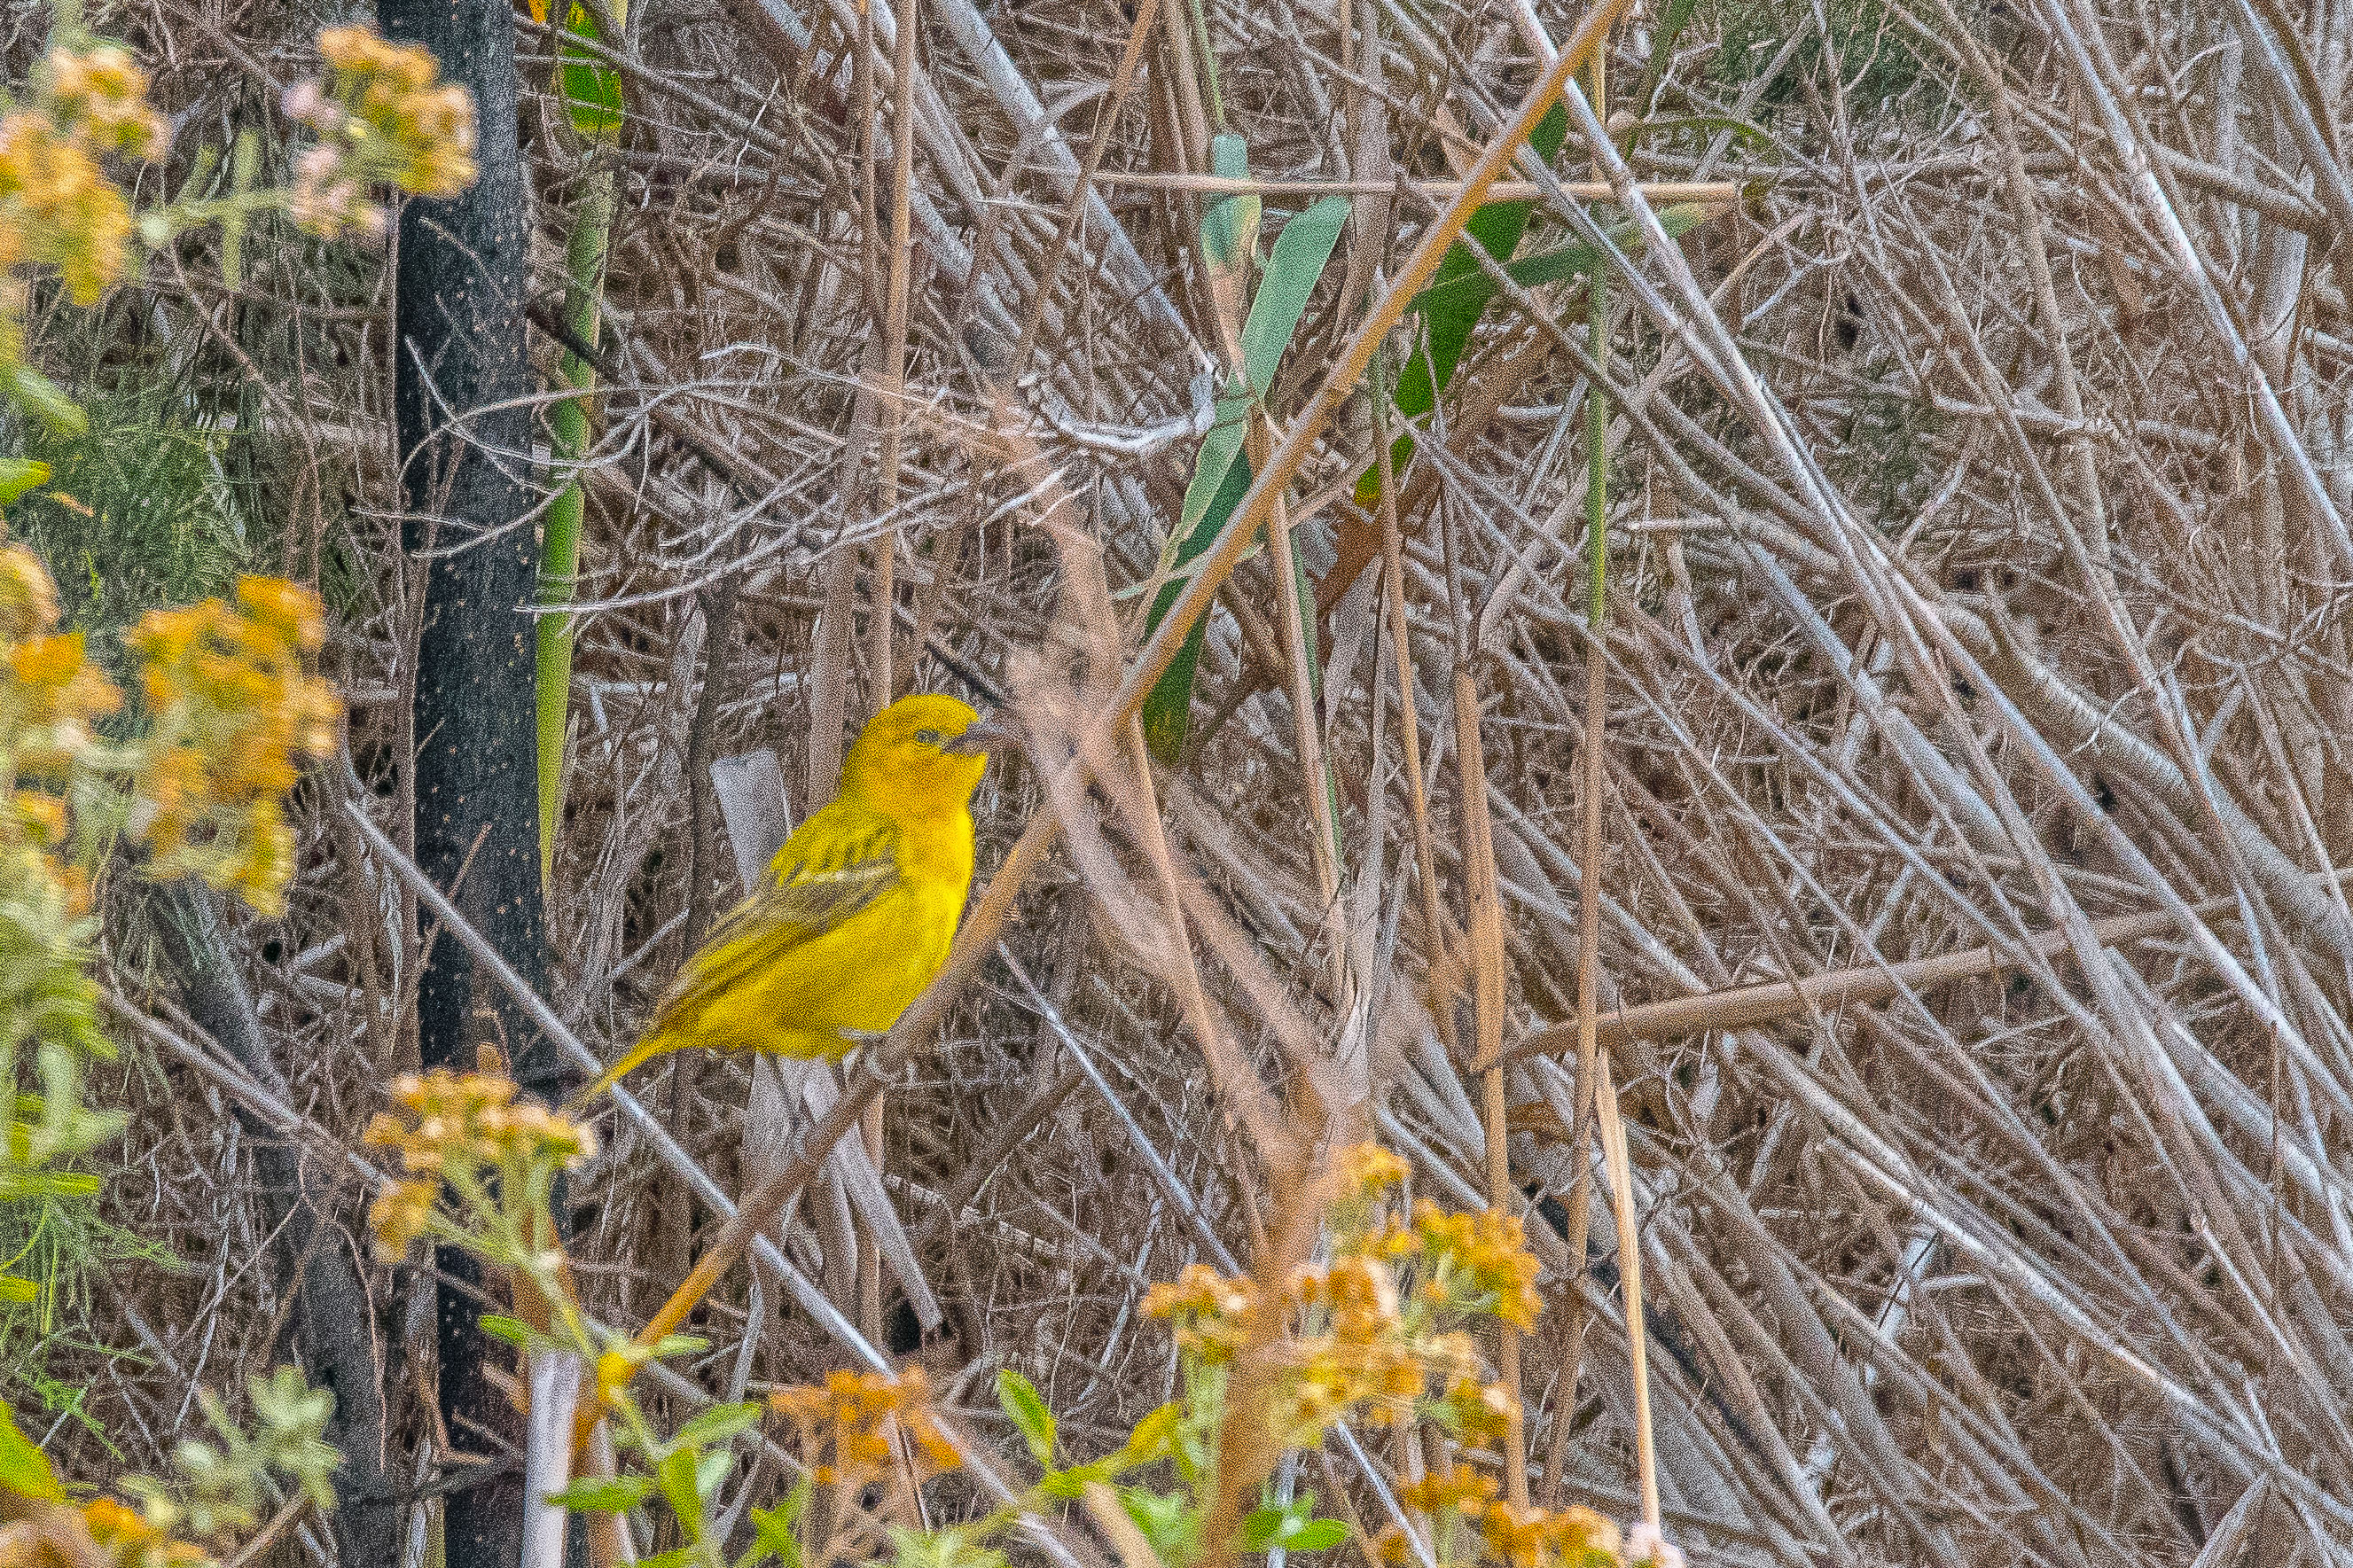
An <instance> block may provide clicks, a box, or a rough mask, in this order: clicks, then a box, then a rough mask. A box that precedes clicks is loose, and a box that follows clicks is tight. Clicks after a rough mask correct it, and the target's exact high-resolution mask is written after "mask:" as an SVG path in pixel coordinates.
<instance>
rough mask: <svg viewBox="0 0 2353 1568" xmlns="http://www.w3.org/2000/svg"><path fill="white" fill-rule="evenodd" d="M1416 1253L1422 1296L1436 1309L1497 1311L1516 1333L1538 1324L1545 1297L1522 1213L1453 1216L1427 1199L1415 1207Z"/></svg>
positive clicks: (1413, 1243)
mask: <svg viewBox="0 0 2353 1568" xmlns="http://www.w3.org/2000/svg"><path fill="white" fill-rule="evenodd" d="M1411 1250H1412V1251H1414V1252H1416V1253H1418V1254H1419V1256H1420V1258H1421V1263H1422V1281H1421V1294H1422V1296H1423V1298H1424V1299H1425V1300H1427V1301H1428V1302H1429V1303H1430V1306H1431V1307H1432V1308H1433V1309H1440V1310H1443V1309H1454V1310H1468V1311H1476V1312H1492V1313H1493V1314H1494V1315H1495V1316H1496V1317H1498V1318H1501V1319H1503V1320H1504V1321H1505V1322H1507V1323H1509V1324H1511V1325H1512V1326H1513V1327H1514V1328H1515V1329H1531V1328H1534V1327H1535V1321H1536V1314H1537V1313H1538V1312H1540V1311H1542V1310H1544V1299H1543V1298H1542V1297H1540V1296H1538V1295H1537V1294H1536V1260H1535V1255H1534V1254H1532V1253H1530V1252H1529V1251H1528V1233H1527V1227H1526V1226H1524V1225H1522V1224H1521V1223H1520V1218H1519V1216H1518V1215H1507V1214H1504V1213H1501V1212H1500V1211H1498V1210H1495V1209H1488V1210H1487V1211H1485V1212H1484V1213H1482V1214H1449V1213H1448V1212H1447V1211H1445V1210H1444V1209H1441V1208H1440V1207H1439V1206H1438V1205H1436V1204H1433V1203H1431V1202H1430V1201H1429V1200H1428V1199H1427V1198H1425V1199H1423V1200H1422V1201H1421V1202H1419V1203H1418V1204H1416V1205H1413V1236H1412V1243H1411Z"/></svg>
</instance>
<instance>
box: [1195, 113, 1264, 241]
mask: <svg viewBox="0 0 2353 1568" xmlns="http://www.w3.org/2000/svg"><path fill="white" fill-rule="evenodd" d="M1209 173H1211V174H1216V175H1218V176H1219V178H1221V179H1228V180H1243V179H1248V178H1249V177H1250V144H1249V143H1248V142H1244V141H1243V140H1242V139H1241V138H1240V137H1239V136H1237V135H1235V134H1234V133H1233V132H1230V131H1228V132H1219V134H1217V135H1215V136H1212V137H1210V138H1209ZM1260 212H1261V204H1260V202H1259V198H1258V197H1257V195H1254V194H1253V195H1231V196H1224V197H1221V198H1219V200H1217V201H1214V202H1212V203H1210V204H1209V206H1208V210H1207V211H1205V212H1203V213H1202V214H1201V248H1202V250H1203V251H1205V252H1206V253H1207V254H1208V262H1209V265H1210V266H1212V267H1215V268H1231V267H1238V266H1240V265H1241V264H1243V263H1244V262H1245V261H1247V260H1248V259H1249V258H1250V247H1251V246H1253V245H1255V244H1256V243H1258V225H1259V215H1260Z"/></svg>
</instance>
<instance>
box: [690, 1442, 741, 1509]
mask: <svg viewBox="0 0 2353 1568" xmlns="http://www.w3.org/2000/svg"><path fill="white" fill-rule="evenodd" d="M733 1468H735V1450H734V1449H733V1448H710V1449H706V1450H705V1451H704V1452H703V1455H702V1458H701V1459H700V1460H699V1461H697V1462H696V1464H695V1467H694V1495H695V1496H696V1497H698V1498H700V1499H701V1500H702V1501H703V1502H704V1503H706V1504H707V1503H709V1502H710V1501H711V1500H712V1498H715V1497H717V1496H718V1495H719V1489H720V1488H721V1487H723V1486H724V1485H726V1483H727V1472H728V1471H730V1470H732V1469H733Z"/></svg>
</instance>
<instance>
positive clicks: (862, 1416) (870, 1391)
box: [768, 1367, 961, 1486]
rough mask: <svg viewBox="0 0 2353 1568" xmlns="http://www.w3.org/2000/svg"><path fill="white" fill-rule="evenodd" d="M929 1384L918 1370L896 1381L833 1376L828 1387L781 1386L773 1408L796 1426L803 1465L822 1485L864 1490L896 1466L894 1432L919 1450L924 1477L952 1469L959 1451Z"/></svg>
mask: <svg viewBox="0 0 2353 1568" xmlns="http://www.w3.org/2000/svg"><path fill="white" fill-rule="evenodd" d="M930 1400H931V1387H930V1384H928V1383H927V1382H926V1381H925V1380H924V1377H923V1370H922V1369H921V1368H920V1367H909V1368H908V1369H907V1370H906V1371H904V1372H902V1373H900V1374H899V1375H898V1376H896V1377H885V1376H883V1375H881V1373H871V1372H835V1373H828V1374H827V1376H826V1380H825V1381H824V1382H823V1383H822V1384H807V1385H803V1386H798V1387H793V1388H780V1389H777V1390H776V1392H775V1393H773V1394H770V1395H769V1396H768V1407H769V1408H770V1409H771V1410H773V1411H775V1412H776V1415H780V1416H782V1417H783V1418H784V1419H785V1420H786V1421H788V1422H790V1423H791V1424H792V1426H793V1435H794V1439H795V1441H796V1443H797V1446H798V1447H799V1451H800V1455H801V1458H802V1460H803V1462H804V1463H806V1464H807V1466H808V1467H809V1473H810V1475H811V1476H812V1477H813V1478H814V1479H816V1481H817V1483H818V1485H819V1486H861V1485H863V1484H864V1483H866V1482H867V1481H870V1480H872V1479H874V1478H875V1477H877V1476H879V1475H881V1473H882V1471H883V1469H884V1468H886V1467H887V1466H888V1465H889V1464H890V1462H891V1434H892V1430H893V1428H894V1427H895V1428H896V1430H898V1431H899V1432H901V1433H902V1434H904V1435H905V1436H906V1437H907V1439H908V1441H909V1442H910V1443H911V1444H912V1445H913V1448H914V1458H915V1465H916V1468H917V1469H918V1471H919V1472H920V1473H922V1474H925V1475H935V1474H937V1473H939V1472H941V1471H943V1470H950V1469H954V1468H955V1467H956V1466H957V1465H958V1464H959V1463H960V1462H961V1461H960V1460H959V1459H958V1458H957V1456H956V1451H955V1445H953V1444H952V1443H950V1442H949V1441H948V1439H947V1435H946V1434H945V1433H944V1432H943V1431H941V1430H940V1427H939V1424H938V1423H937V1422H936V1421H934V1419H933V1417H932V1414H931V1408H930Z"/></svg>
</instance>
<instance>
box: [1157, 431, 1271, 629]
mask: <svg viewBox="0 0 2353 1568" xmlns="http://www.w3.org/2000/svg"><path fill="white" fill-rule="evenodd" d="M1250 406H1251V405H1250V395H1249V394H1248V393H1246V392H1240V391H1236V392H1228V393H1221V394H1219V397H1218V418H1217V423H1215V424H1214V425H1211V426H1209V433H1208V435H1207V436H1204V437H1201V449H1200V451H1198V453H1196V454H1194V458H1193V478H1192V479H1191V481H1190V482H1189V483H1187V485H1186V487H1185V505H1184V509H1183V510H1181V511H1180V512H1179V513H1178V514H1177V519H1176V537H1177V539H1178V540H1180V541H1181V543H1180V544H1179V545H1178V546H1177V556H1176V559H1177V561H1179V562H1184V561H1189V560H1191V559H1192V558H1193V557H1194V556H1196V555H1198V554H1199V553H1201V552H1202V551H1203V550H1204V549H1206V548H1208V542H1209V540H1210V539H1213V538H1215V537H1216V534H1215V533H1214V532H1212V533H1210V534H1209V535H1208V536H1207V537H1198V538H1197V537H1196V536H1197V535H1198V533H1199V530H1200V526H1201V520H1202V519H1203V518H1205V517H1207V516H1208V515H1209V509H1210V508H1211V507H1212V506H1214V505H1215V504H1216V503H1217V500H1218V497H1219V493H1220V492H1221V491H1223V490H1224V489H1225V488H1226V480H1227V479H1228V478H1229V477H1230V476H1231V474H1232V472H1233V468H1234V464H1235V463H1236V462H1238V461H1240V458H1241V455H1242V437H1245V436H1247V435H1248V434H1249V433H1250ZM1243 468H1244V470H1245V471H1247V470H1248V468H1249V465H1248V464H1246V463H1245V464H1243ZM1244 493H1245V494H1247V493H1248V487H1247V486H1245V488H1244ZM1235 499H1236V500H1240V497H1236V498H1235ZM1232 514H1233V507H1232V506H1230V505H1229V506H1228V507H1227V508H1226V515H1228V516H1231V515H1232ZM1187 545H1190V546H1191V548H1190V549H1187V548H1186V546H1187ZM1176 586H1177V587H1180V588H1181V587H1182V586H1183V584H1176ZM1166 613H1167V612H1166V610H1165V609H1163V610H1161V611H1159V612H1158V613H1156V614H1155V615H1154V616H1153V617H1152V624H1153V625H1154V626H1158V625H1159V624H1160V616H1162V615H1166Z"/></svg>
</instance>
